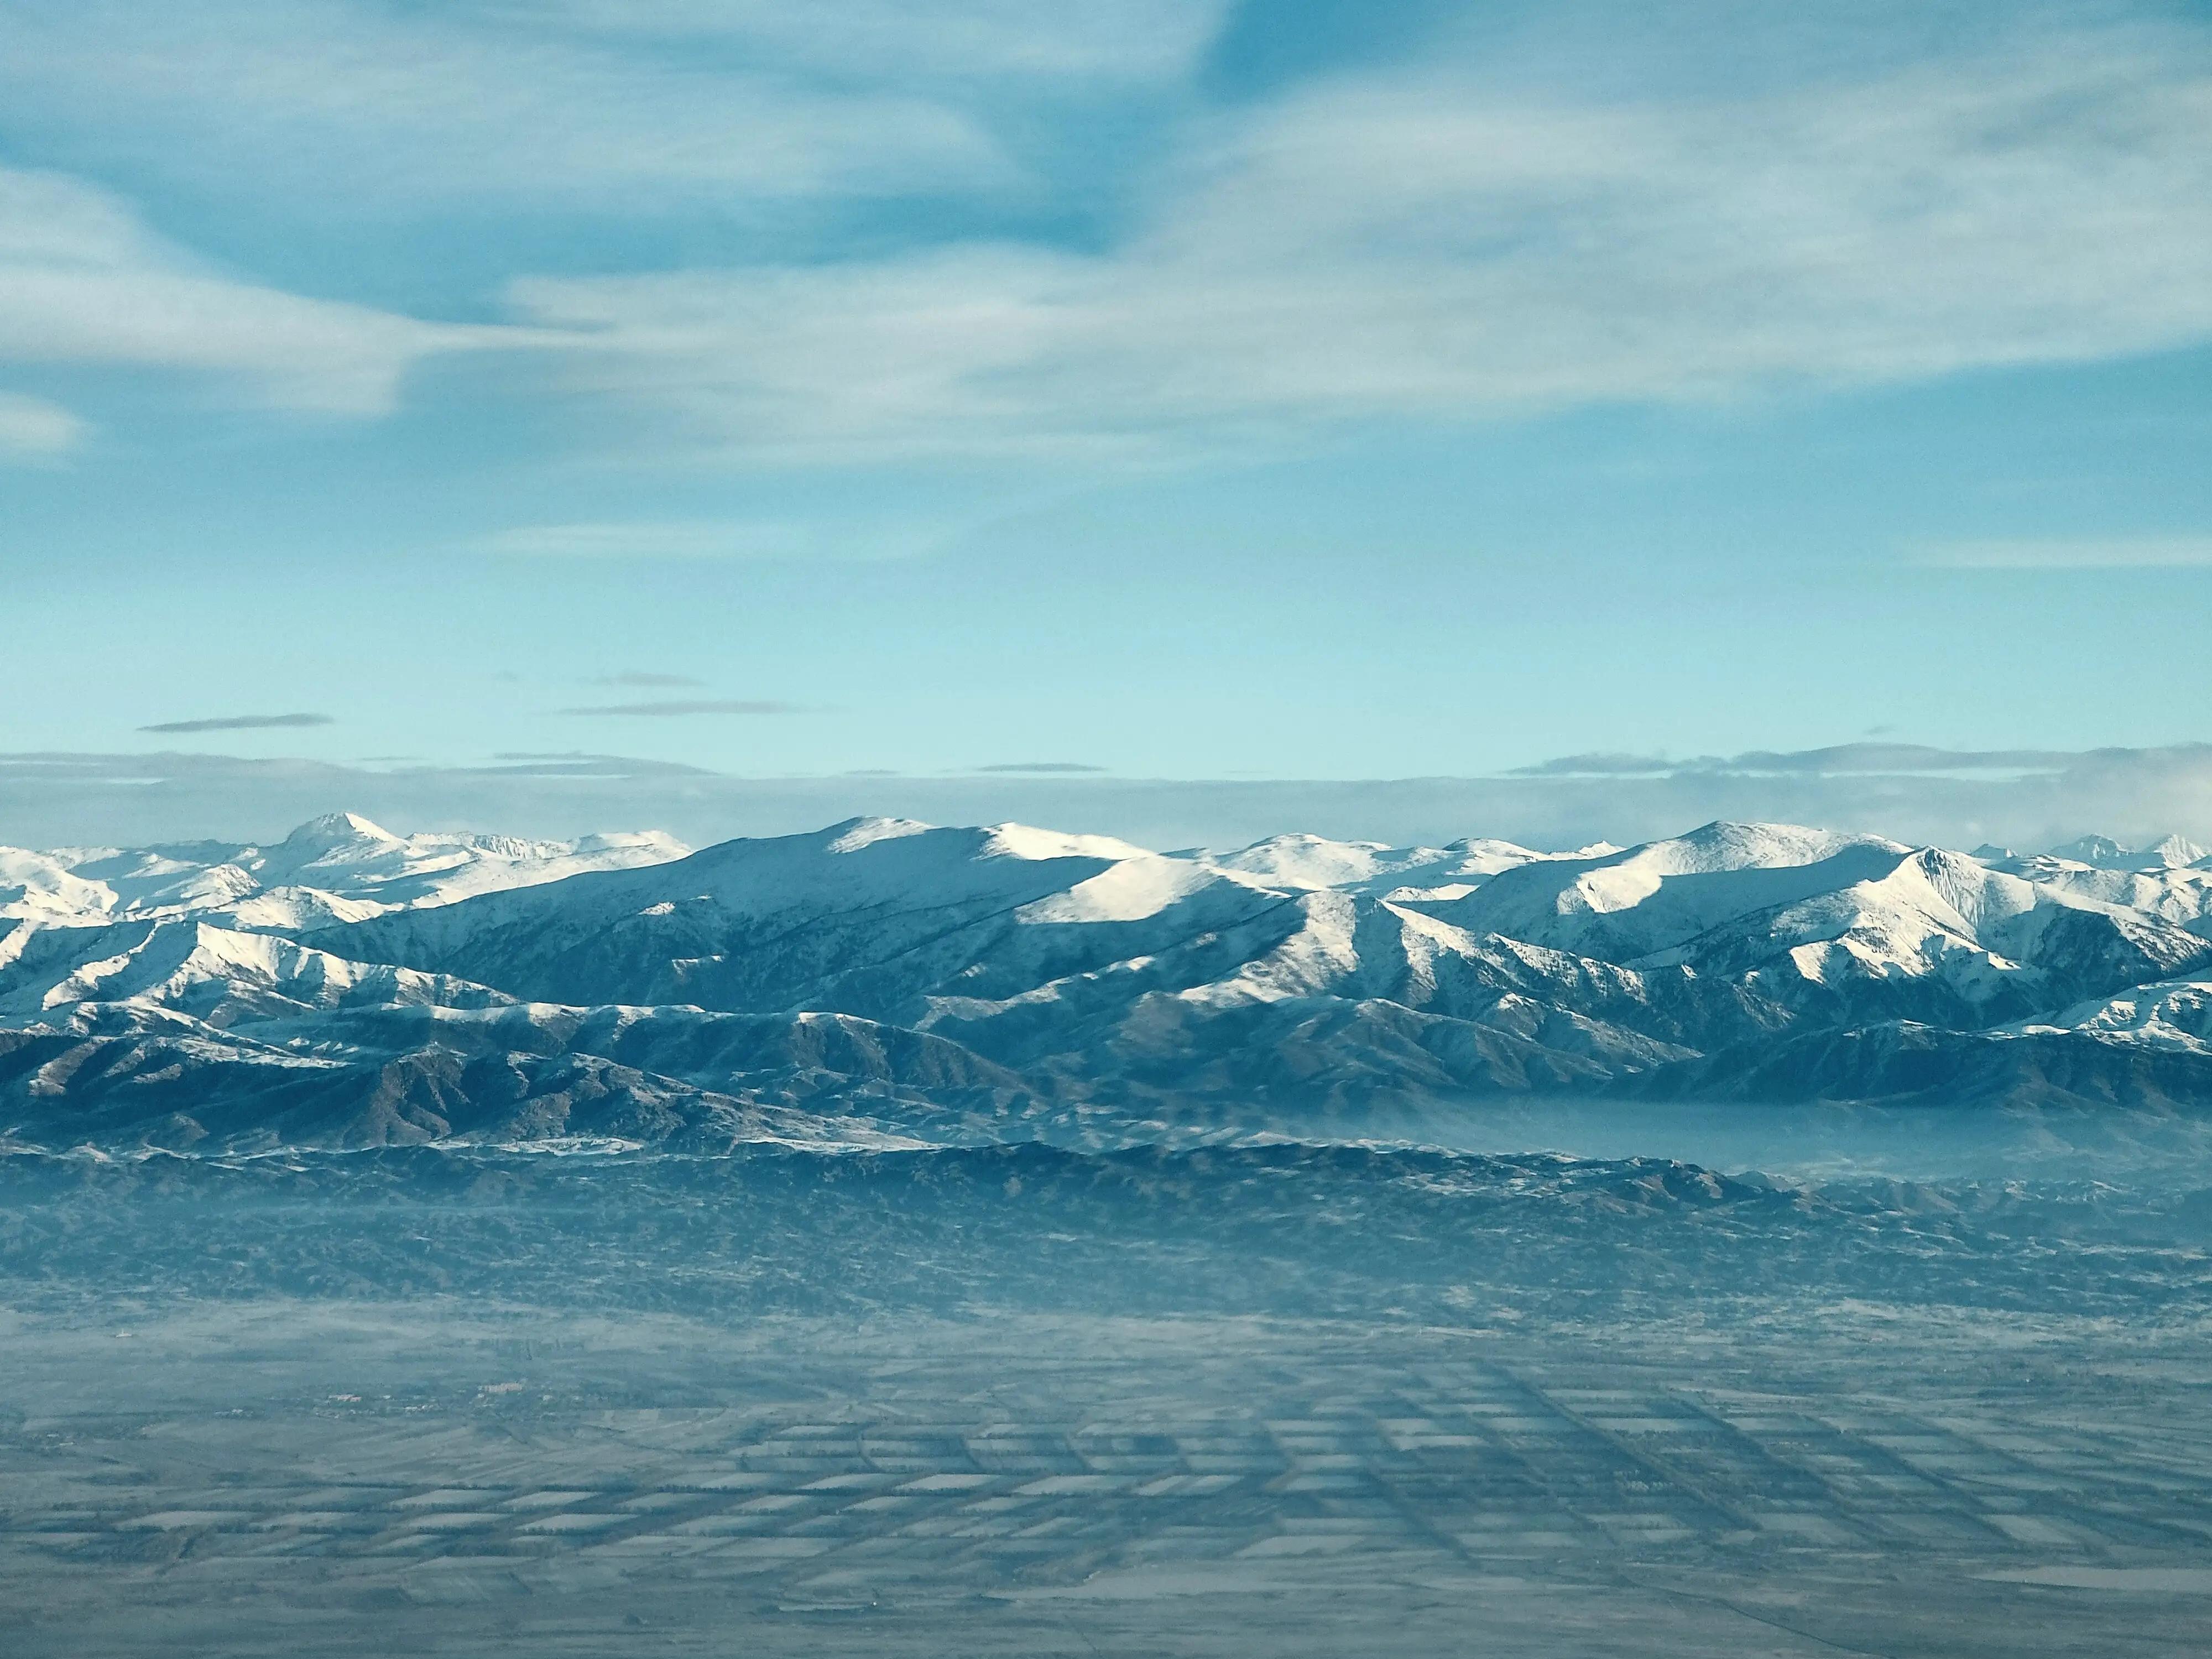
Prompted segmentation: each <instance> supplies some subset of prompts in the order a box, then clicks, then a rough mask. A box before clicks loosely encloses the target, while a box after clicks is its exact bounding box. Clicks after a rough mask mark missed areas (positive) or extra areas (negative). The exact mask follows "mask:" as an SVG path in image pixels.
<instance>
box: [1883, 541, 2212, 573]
mask: <svg viewBox="0 0 2212 1659" xmlns="http://www.w3.org/2000/svg"><path fill="white" fill-rule="evenodd" d="M1923 562H1926V563H1928V564H1932V565H1937V566H1941V567H1945V568H1950V569H1954V570H2179V569H2189V568H2204V567H2208V566H2212V536H2136V537H2113V538H2101V539H2100V538H2077V539H2073V540H2067V539H2060V538H2053V539H2035V538H2029V539H2024V540H2015V541H2002V540H1999V541H1956V542H1942V543H1938V544H1935V545H1933V546H1931V547H1929V548H1928V549H1927V550H1926V551H1925V553H1924V554H1923Z"/></svg>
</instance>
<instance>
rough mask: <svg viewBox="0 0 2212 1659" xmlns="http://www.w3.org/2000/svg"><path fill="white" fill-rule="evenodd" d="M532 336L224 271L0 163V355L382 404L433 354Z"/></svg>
mask: <svg viewBox="0 0 2212 1659" xmlns="http://www.w3.org/2000/svg"><path fill="white" fill-rule="evenodd" d="M524 338H525V337H523V336H521V335H520V334H512V333H503V332H502V331H500V330H496V329H491V328H483V327H463V326H458V325H441V324H430V323H423V322H418V321H416V320H415V319H412V318H407V317H401V316H396V315H393V314H392V313H388V312H382V311H377V310H374V309H371V308H369V307H364V306H356V305H345V304H341V303H337V302H335V301H326V300H313V299H307V298H303V297H301V296H300V295H294V294H288V293H285V292H283V291H282V290H281V289H275V288H269V287H264V286H260V285H258V284H256V283H251V282H246V281H241V280H239V279H236V278H234V277H231V276H224V275H222V274H221V273H218V272H216V271H214V270H210V268H208V267H207V266H206V265H204V264H202V263H201V262H200V261H198V260H197V259H196V258H193V257H192V256H191V254H189V253H188V252H185V250H184V249H182V248H180V247H179V246H175V245H174V244H173V243H171V242H169V241H167V240H165V239H163V238H162V237H161V236H158V235H156V234H154V233H153V232H152V231H150V230H149V229H148V228H146V227H145V225H144V224H143V222H141V221H140V219H139V217H138V216H137V214H136V213H135V212H134V211H133V210H131V208H130V207H129V206H128V205H126V204H124V203H123V202H121V201H119V200H118V199H117V198H116V197H112V196H111V195H109V194H107V193H106V192H105V191H100V190H98V189H96V188H94V186H92V185H87V184H85V183H83V182H82V181H80V180H77V179H70V178H67V177H64V176H63V175H61V174H58V173H33V172H27V171H24V170H22V169H21V168H10V167H0V362H38V363H87V364H102V365H109V366H115V365H123V366H129V367H135V368H162V369H181V370H188V371H197V372H203V373H213V374H221V375H224V376H228V377H230V378H232V379H233V380H236V381H237V382H238V383H239V384H240V385H241V386H244V387H246V389H247V390H248V392H250V393H251V395H252V396H253V397H255V398H258V399H259V400H261V401H264V402H266V403H269V404H276V405H277V406H280V407H284V408H293V409H315V410H331V411H334V412H340V413H346V414H380V413H383V412H385V411H386V410H390V409H391V408H392V406H393V404H394V403H395V401H396V400H397V398H398V387H399V382H400V379H401V377H402V376H403V375H404V374H405V373H406V372H407V370H408V368H410V366H412V365H413V364H414V363H416V362H418V361H420V360H421V359H422V358H423V357H425V356H430V355H432V354H434V353H437V352H441V351H453V350H460V349H470V348H473V347H477V346H483V345H486V344H490V343H520V341H522V340H523V339H524ZM16 420H17V422H18V423H21V422H25V421H29V422H33V423H34V425H36V426H37V427H39V428H40V429H43V430H44V431H46V433H47V434H48V435H49V436H52V435H57V434H64V435H66V434H65V433H64V428H58V426H57V425H56V422H55V416H54V414H52V413H46V414H44V415H41V414H40V412H39V411H38V410H31V411H28V412H27V413H26V412H25V411H22V410H18V412H17V416H16Z"/></svg>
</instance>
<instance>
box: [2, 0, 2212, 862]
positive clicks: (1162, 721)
mask: <svg viewBox="0 0 2212 1659" xmlns="http://www.w3.org/2000/svg"><path fill="white" fill-rule="evenodd" d="M2208 453H2212V4H2208V3H2204V0H2069V3H2066V4H2063V5H2051V6H2046V5H2043V4H2040V3H2038V0H2003V3H1990V0H1917V3H1911V4H1893V3H1889V0H1852V3H1847V4H1846V3H1834V0H1804V3H1797V4H1792V5H1789V6H1781V5H1776V4H1772V3H1763V4H1747V3H1735V0H1682V3H1678V4H1674V5H1670V6H1667V7H1663V8H1655V7H1650V6H1648V5H1637V4H1631V3H1621V0H1541V3H1536V0H1498V3H1480V0H1462V3H1457V4H1447V3H1440V0H1092V3H1091V4H1088V5H1085V6H1083V7H1080V8H1075V7H1065V8H1063V7H1048V6H1039V5H1036V4H1034V3H1017V0H896V3H895V0H822V3H817V4H813V5H809V6H805V7H793V6H790V5H787V4H769V3H766V0H757V3H756V0H715V3H710V0H621V3H616V0H539V3H534V4H532V3H521V0H439V3H435V4H434V3H409V0H204V3H199V4H196V5H193V6H190V7H163V8H152V7H147V6H144V5H143V4H135V3H109V0H69V3H61V0H0V604H4V615H5V616H6V617H7V621H8V630H7V638H8V646H7V649H6V650H5V651H4V652H0V709H4V711H5V713H4V715H0V840H12V841H16V842H33V843H39V842H51V841H53V840H57V839H69V840H76V841H84V840H105V839H119V838H123V837H124V836H126V835H131V836H143V835H147V834H152V833H162V834H174V835H179V836H182V835H187V834H191V835H201V834H232V835H237V836H263V835H267V834H270V833H275V832H276V831H277V830H280V829H282V828H283V819H284V817H285V815H287V814H290V813H294V812H295V811H298V812H300V813H301V815H304V813H305V811H307V810H317V811H320V810H333V809H337V808H342V807H348V808H359V807H363V806H365V805H367V804H368V802H369V801H372V800H374V801H378V802H381V803H383V804H384V806H385V810H386V811H389V812H394V813H397V814H398V816H399V817H403V818H408V819H410V820H412V822H410V823H404V824H402V825H401V827H431V826H432V825H433V824H434V823H435V824H436V825H437V826H439V827H453V826H457V825H460V824H468V825H471V826H473V827H478V828H496V829H517V830H531V831H541V830H562V831H571V830H577V829H587V828H593V827H611V826H612V825H614V824H616V823H633V822H642V821H644V820H645V819H646V818H647V817H652V816H653V815H656V814H657V815H659V816H660V817H664V818H678V817H680V818H682V819H683V820H684V823H683V826H682V829H681V830H680V832H681V833H684V834H686V835H687V836H688V837H689V838H691V839H707V838H712V836H714V834H715V833H717V832H718V831H721V830H727V831H728V832H730V833H738V832H740V831H741V830H742V831H744V832H759V831H763V830H766V829H775V828H779V827H781V828H789V829H799V828H803V827H806V825H807V823H810V822H814V823H818V822H823V821H826V819H827V817H840V816H843V815H845V813H846V811H848V810H850V811H891V812H908V813H911V814H912V815H915V816H929V817H945V816H955V817H982V816H985V815H987V814H991V813H994V812H999V811H1000V809H1001V808H1004V809H1006V812H1005V813H1004V814H1003V815H1018V811H1020V812H1027V811H1030V809H1035V810H1036V812H1038V813H1042V812H1047V811H1049V812H1052V813H1056V814H1057V815H1058V816H1059V817H1060V819H1061V820H1063V821H1069V822H1070V827H1080V828H1094V827H1095V828H1102V829H1103V828H1111V827H1117V826H1133V827H1141V828H1144V829H1146V830H1147V831H1148V832H1149V833H1152V834H1153V835H1154V836H1157V837H1162V838H1164V837H1170V836H1183V837H1186V838H1188V839H1190V840H1208V839H1225V838H1228V837H1230V836H1233V835H1236V834H1239V833H1241V832H1242V830H1243V828H1244V827H1246V826H1248V825H1250V824H1256V823H1261V820H1263V819H1271V820H1275V821H1271V822H1269V823H1267V825H1266V827H1268V828H1273V829H1294V828H1311V827H1318V823H1319V821H1321V820H1324V819H1325V820H1327V821H1328V823H1329V824H1330V825H1331V826H1332V827H1333V828H1332V832H1333V833H1352V832H1355V831H1356V830H1357V829H1358V828H1359V822H1358V821H1359V820H1360V817H1361V814H1362V812H1363V811H1364V812H1366V813H1367V814H1368V815H1369V816H1370V817H1372V818H1373V819H1374V824H1373V833H1374V834H1376V836H1378V837H1381V838H1386V839H1388V838H1395V836H1398V835H1400V834H1401V832H1407V833H1410V832H1413V831H1418V832H1419V833H1420V834H1421V835H1422V836H1426V837H1429V838H1437V837H1439V836H1441V835H1443V832H1446V831H1449V833H1450V834H1453V835H1480V834H1497V833H1510V832H1511V831H1513V830H1514V829H1516V828H1517V829H1519V830H1520V831H1521V832H1522V833H1523V834H1526V835H1528V836H1541V837H1543V838H1548V839H1551V840H1554V841H1565V842H1568V843H1572V842H1576V841H1578V840H1587V839H1592V838H1595V836H1600V835H1607V836H1611V837H1612V838H1613V839H1616V840H1620V839H1623V838H1624V835H1625V834H1634V833H1641V832H1642V831H1641V829H1639V828H1638V826H1642V825H1644V824H1646V823H1651V824H1655V825H1658V826H1659V827H1662V828H1663V827H1666V820H1667V817H1668V815H1669V814H1677V813H1689V812H1705V814H1706V815H1707V816H1711V815H1713V813H1714V812H1717V811H1729V812H1731V813H1738V814H1741V815H1747V816H1786V815H1793V814H1795V815H1807V814H1811V813H1814V812H1818V813H1822V814H1826V816H1827V817H1829V818H1830V819H1831V820H1832V821H1844V820H1850V821H1852V822H1854V823H1857V825H1858V826H1859V827H1868V828H1892V829H1893V833H1895V832H1899V831H1909V832H1910V833H1911V834H1912V835H1915V836H1929V837H1936V836H1942V837H1943V838H1947V839H1950V840H1953V841H1962V842H1963V841H1966V839H1967V838H1968V836H1970V835H1972V834H1974V833H1975V832H1978V831H1990V832H1991V833H1992V835H1993V836H1995V837H1996V838H2001V839H2002V838H2005V837H2010V836H2019V837H2032V836H2042V835H2044V834H2045V833H2051V834H2057V833H2059V832H2060V831H2065V832H2067V833H2080V832H2081V831H2082V830H2086V829H2106V830H2109V831H2112V832H2115V833H2125V834H2128V835H2131V836H2145V837H2148V836H2154V835H2156V834H2160V833H2164V832H2165V831H2166V830H2168V829H2179V830H2181V831H2183V832H2185V833H2191V834H2194V835H2196V836H2198V838H2200V839H2203V840H2207V841H2212V750H2206V749H2203V748H2202V747H2200V746H2199V745H2201V744H2203V742H2204V741H2205V740H2207V739H2212V715H2208V712H2207V711H2208V710H2212V649H2208V648H2207V647H2206V642H2205V641H2206V635H2207V631H2208V630H2207V627H2206V624H2207V621H2208V618H2212V465H2207V462H2206V457H2207V455H2208ZM1839 755H1841V756H1845V757H1858V758H1857V759H1849V758H1847V759H1844V760H1840V761H1839V760H1838V759H1836V758H1835V757H1838V756H1839ZM1869 756H1872V757H1877V758H1879V759H1881V764H1880V765H1879V766H1876V765H1875V764H1874V763H1873V762H1872V761H1869V760H1868V758H1867V757H1869ZM1759 757H1767V758H1766V759H1765V760H1761V759H1760V758H1759ZM1773 757H1799V758H1797V759H1794V760H1790V761H1789V763H1786V764H1778V763H1775V761H1774V759H1773ZM1803 757H1814V758H1813V759H1810V760H1808V759H1805V758H1803ZM1821 757H1826V758H1821ZM1991 757H1997V758H1996V759H1995V760H1993V759H1992V758H1991ZM2022 757H2028V758H2022ZM2037 757H2040V758H2037ZM2115 757H2119V758H2115ZM2123 778H2124V780H2126V781H2124V782H2123V781H2120V780H2122V779H2123ZM1808 780H1814V781H1816V782H1817V784H1818V787H1814V784H1813V783H1808ZM1375 781H1392V782H1393V788H1392V789H1388V790H1383V789H1368V788H1363V787H1360V786H1362V785H1364V784H1367V783H1370V782H1375ZM1420 781H1425V782H1420ZM1439 781H1441V782H1439ZM1808 791H1809V792H1810V793H1808ZM1270 792H1272V793H1270ZM1708 808H1711V809H1712V810H1711V811H1707V809H1708ZM925 809H926V810H925ZM1516 815H1517V816H1516ZM1076 820H1081V821H1079V822H1078V821H1076ZM1091 820H1112V821H1113V822H1112V823H1107V822H1096V823H1094V822H1092V821H1091ZM1696 821H1698V820H1697V818H1696V817H1688V818H1686V819H1684V820H1683V822H1682V823H1677V824H1674V825H1673V826H1672V827H1675V828H1682V827H1687V825H1688V823H1694V822H1696ZM671 827H673V826H672V825H671ZM1653 832H1654V833H1656V829H1655V830H1654V831H1653Z"/></svg>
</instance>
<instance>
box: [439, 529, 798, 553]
mask: <svg viewBox="0 0 2212 1659" xmlns="http://www.w3.org/2000/svg"><path fill="white" fill-rule="evenodd" d="M817 541H818V532H817V529H816V528H815V527H814V526H808V525H802V524H799V523H795V522H794V523H776V524H763V523H750V522H744V521H739V522H736V523H727V522H719V521H700V522H675V523H667V522H660V523H652V522H647V523H633V522H620V521H611V522H607V523H594V524H537V525H518V526H514V527H513V528H511V529H507V530H498V531H494V532H492V533H491V534H489V535H488V536H483V537H481V538H478V539H477V542H476V544H475V546H476V547H477V550H479V551H481V552H484V553H493V554H505V555H513V556H520V557H526V558H547V559H787V558H793V557H796V556H799V555H802V554H805V553H808V552H811V551H812V550H814V549H815V547H816V545H817Z"/></svg>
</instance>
